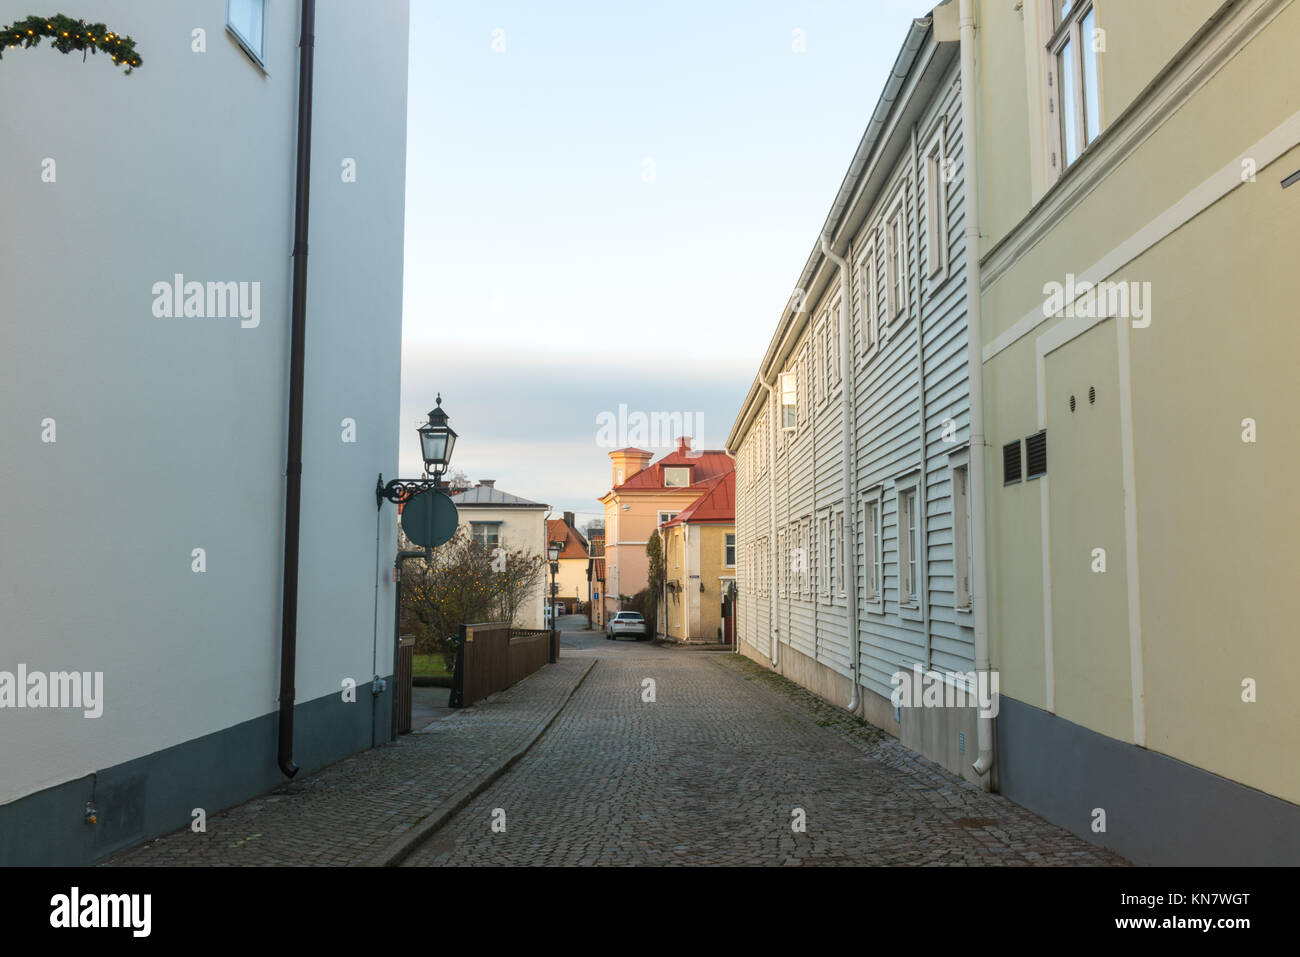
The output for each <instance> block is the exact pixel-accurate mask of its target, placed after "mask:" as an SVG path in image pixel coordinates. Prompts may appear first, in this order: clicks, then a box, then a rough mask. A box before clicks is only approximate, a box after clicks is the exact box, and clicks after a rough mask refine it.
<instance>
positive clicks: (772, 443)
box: [760, 373, 781, 670]
mask: <svg viewBox="0 0 1300 957" xmlns="http://www.w3.org/2000/svg"><path fill="white" fill-rule="evenodd" d="M777 374H778V375H779V374H780V373H777ZM760 382H761V384H762V386H763V388H764V389H766V390H767V400H768V401H767V425H768V429H767V474H768V475H769V476H770V479H771V481H770V482H768V490H767V515H768V519H767V524H768V531H769V533H770V534H769V535H768V555H769V557H770V559H771V560H770V562H769V565H768V571H769V575H768V582H767V595H768V630H769V631H771V633H772V634H771V648H772V651H771V653H770V654H769V656H768V657H770V658H771V659H772V668H773V669H774V670H775V669H776V668H777V666H778V665H779V664H780V663H781V638H780V632H781V629H780V628H779V627H777V621H776V589H775V588H773V587H772V581H771V578H772V573H774V572H775V571H776V563H777V561H778V560H779V556H778V555H777V553H776V428H775V425H776V420H775V418H774V417H773V412H772V410H773V408H774V407H775V406H776V405H777V394H776V386H773V385H768V383H766V382H762V381H761V380H760Z"/></svg>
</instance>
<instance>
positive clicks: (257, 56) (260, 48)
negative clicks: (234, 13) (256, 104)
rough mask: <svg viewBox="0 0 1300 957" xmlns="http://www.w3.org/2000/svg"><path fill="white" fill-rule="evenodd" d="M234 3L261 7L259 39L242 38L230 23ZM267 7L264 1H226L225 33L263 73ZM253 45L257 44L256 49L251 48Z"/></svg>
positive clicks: (241, 34)
mask: <svg viewBox="0 0 1300 957" xmlns="http://www.w3.org/2000/svg"><path fill="white" fill-rule="evenodd" d="M236 3H248V4H250V5H256V4H260V5H261V7H262V35H261V37H258V38H256V39H255V38H253V37H246V36H244V34H243V32H242V31H240V29H239V28H238V27H236V26H235V24H234V23H233V22H232V18H231V15H230V13H231V7H233V6H234V5H235V4H236ZM267 6H268V4H267V2H266V0H226V32H227V33H229V34H230V35H231V37H233V38H234V40H235V42H236V43H238V44H239V47H240V49H242V50H243V51H244V52H245V53H246V54H248V56H249V57H251V58H252V60H253V62H254V63H256V64H257V65H258V66H259V67H261V68H262V70H263V71H264V72H265V70H266V14H267ZM254 43H257V49H254V48H253V44H254Z"/></svg>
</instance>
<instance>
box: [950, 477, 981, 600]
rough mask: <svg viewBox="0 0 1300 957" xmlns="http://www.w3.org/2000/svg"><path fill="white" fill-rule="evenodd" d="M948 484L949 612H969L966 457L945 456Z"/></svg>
mask: <svg viewBox="0 0 1300 957" xmlns="http://www.w3.org/2000/svg"><path fill="white" fill-rule="evenodd" d="M948 471H949V475H948V478H949V480H950V481H951V482H952V592H953V608H954V609H956V610H957V611H964V612H969V611H970V610H971V608H972V605H973V603H974V598H973V592H974V589H973V587H972V586H973V585H974V583H975V582H974V577H973V576H974V571H975V570H974V567H973V566H974V564H975V562H974V556H973V555H972V554H971V503H970V461H969V459H968V457H967V456H966V455H964V454H963V455H950V456H948Z"/></svg>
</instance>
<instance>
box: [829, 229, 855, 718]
mask: <svg viewBox="0 0 1300 957" xmlns="http://www.w3.org/2000/svg"><path fill="white" fill-rule="evenodd" d="M821 241H822V254H823V255H825V256H826V258H827V259H829V260H830V261H831V262H833V263H834V264H835V268H836V269H838V270H839V273H840V421H841V427H840V437H841V443H840V450H841V454H842V455H843V460H842V462H841V467H840V482H841V486H842V488H843V496H844V506H843V507H844V529H843V531H842V532H841V533H840V556H841V558H840V574H841V575H843V576H844V595H845V598H846V603H847V605H848V607H847V615H848V619H849V681H850V682H851V683H852V686H853V690H852V693H851V694H850V696H849V703H848V710H849V711H857V709H858V558H857V555H856V553H855V546H856V545H857V534H856V533H855V532H854V530H853V516H854V515H855V514H856V509H855V508H854V502H855V490H854V485H855V484H856V483H855V482H854V481H853V479H854V476H855V474H856V470H855V469H854V467H853V438H854V431H855V429H856V428H857V417H856V416H855V415H854V410H853V405H854V401H853V400H854V398H855V396H854V390H853V387H852V381H851V377H850V369H851V363H850V361H849V353H850V351H851V349H852V338H851V337H850V335H849V297H850V295H851V294H852V282H851V279H852V277H851V276H850V275H849V263H848V260H846V259H845V258H844V257H843V256H840V255H839V254H838V253H836V252H835V250H833V249H832V248H831V242H830V239H828V238H827V236H826V234H825V233H823V234H822V236H821ZM830 523H831V526H832V527H834V525H835V516H834V515H831V518H830ZM846 543H851V544H849V545H848V547H845V544H846ZM846 559H851V560H852V563H853V574H852V575H850V574H848V570H847V569H846V568H845V567H844V566H845V565H847V564H848V561H847V560H846ZM829 584H830V594H831V599H832V600H834V597H835V583H834V582H830V583H829Z"/></svg>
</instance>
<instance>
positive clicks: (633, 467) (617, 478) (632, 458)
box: [609, 448, 651, 488]
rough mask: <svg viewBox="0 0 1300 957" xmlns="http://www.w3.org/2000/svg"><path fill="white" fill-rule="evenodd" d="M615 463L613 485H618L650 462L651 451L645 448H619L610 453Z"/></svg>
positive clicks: (611, 459)
mask: <svg viewBox="0 0 1300 957" xmlns="http://www.w3.org/2000/svg"><path fill="white" fill-rule="evenodd" d="M609 458H610V461H611V462H612V463H613V465H614V476H613V483H612V487H615V488H616V487H618V486H620V485H622V484H623V483H624V482H626V481H627V480H628V479H630V478H631V477H632V476H633V475H635V474H636V473H637V472H640V471H641V470H642V469H643V468H645V467H646V466H647V465H649V464H650V459H651V453H649V452H647V451H646V450H645V449H634V448H629V449H618V450H617V451H615V452H610V453H609Z"/></svg>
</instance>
